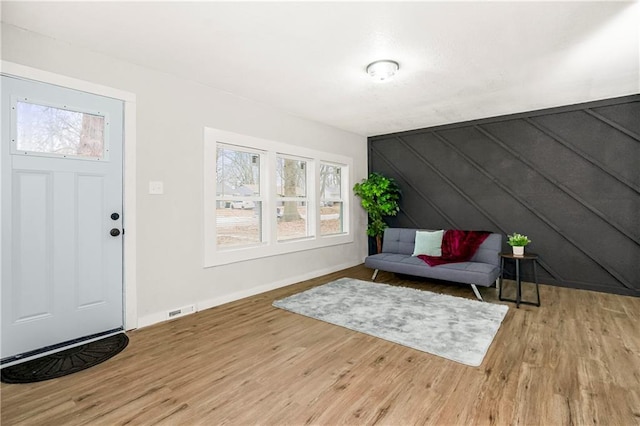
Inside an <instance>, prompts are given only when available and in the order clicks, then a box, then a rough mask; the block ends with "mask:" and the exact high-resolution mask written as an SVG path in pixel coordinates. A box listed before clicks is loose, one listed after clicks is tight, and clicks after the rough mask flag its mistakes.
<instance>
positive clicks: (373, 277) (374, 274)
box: [371, 269, 378, 281]
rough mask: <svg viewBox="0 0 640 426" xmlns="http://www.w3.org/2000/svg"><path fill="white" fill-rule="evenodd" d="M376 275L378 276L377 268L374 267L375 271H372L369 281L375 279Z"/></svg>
mask: <svg viewBox="0 0 640 426" xmlns="http://www.w3.org/2000/svg"><path fill="white" fill-rule="evenodd" d="M377 276H378V270H377V269H376V270H375V271H373V276H372V277H371V281H375V280H376V277H377Z"/></svg>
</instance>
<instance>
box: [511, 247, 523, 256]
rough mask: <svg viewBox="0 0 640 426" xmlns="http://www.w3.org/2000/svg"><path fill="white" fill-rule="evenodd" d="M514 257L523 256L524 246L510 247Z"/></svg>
mask: <svg viewBox="0 0 640 426" xmlns="http://www.w3.org/2000/svg"><path fill="white" fill-rule="evenodd" d="M511 248H512V249H513V255H514V256H524V246H512V247H511Z"/></svg>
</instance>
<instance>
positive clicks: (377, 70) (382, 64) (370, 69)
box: [367, 59, 400, 81]
mask: <svg viewBox="0 0 640 426" xmlns="http://www.w3.org/2000/svg"><path fill="white" fill-rule="evenodd" d="M399 69H400V65H399V64H398V63H397V62H396V61H391V60H389V59H382V60H380V61H375V62H372V63H370V64H369V65H367V74H369V76H370V77H371V78H373V79H374V80H376V81H387V80H390V79H391V78H392V77H393V76H394V75H395V73H397V72H398V70H399Z"/></svg>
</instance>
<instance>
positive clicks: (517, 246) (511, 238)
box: [507, 232, 531, 256]
mask: <svg viewBox="0 0 640 426" xmlns="http://www.w3.org/2000/svg"><path fill="white" fill-rule="evenodd" d="M507 238H508V240H507V242H508V243H509V245H510V246H511V248H512V249H513V255H514V256H524V246H526V245H527V244H529V243H530V242H531V240H530V239H529V237H527V236H526V235H522V234H518V233H516V232H514V233H513V234H511V235H507Z"/></svg>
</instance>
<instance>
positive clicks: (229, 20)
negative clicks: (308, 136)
mask: <svg viewBox="0 0 640 426" xmlns="http://www.w3.org/2000/svg"><path fill="white" fill-rule="evenodd" d="M639 9H640V7H638V3H636V2H626V3H625V2H608V1H604V2H576V1H573V2H549V1H547V2H477V1H476V2H408V3H399V2H373V3H369V2H349V3H347V2H282V3H267V2H257V3H249V2H136V3H133V2H68V3H65V2H5V1H3V2H2V21H3V22H6V23H9V24H12V25H15V26H18V27H21V28H24V29H27V30H30V31H34V32H37V33H40V34H44V35H47V36H50V37H54V38H56V39H60V40H63V41H66V42H69V43H71V44H74V45H77V46H81V47H86V48H88V49H91V50H93V51H96V52H100V53H104V54H107V55H110V56H112V57H117V58H120V59H123V60H126V61H129V62H132V63H135V64H138V65H142V66H145V67H148V68H153V69H156V70H161V71H165V72H168V73H171V74H174V75H177V76H180V77H183V78H187V79H191V80H196V81H198V82H201V83H203V84H206V85H208V86H212V87H215V88H217V89H220V90H223V91H226V92H231V93H234V94H236V95H239V96H241V97H244V98H248V99H252V100H255V101H257V102H260V103H264V104H268V105H271V106H274V107H277V108H279V109H281V110H284V111H287V112H289V113H292V114H295V115H297V116H301V117H305V118H308V119H311V120H314V121H318V122H322V123H326V124H328V125H331V126H335V127H338V128H341V129H345V130H348V131H351V132H355V133H358V134H361V135H366V136H371V135H376V134H384V133H390V132H396V131H401V130H410V129H416V128H422V127H428V126H433V125H438V124H445V123H452V122H458V121H464V120H471V119H477V118H482V117H490V116H495V115H500V114H507V113H512V112H519V111H527V110H532V109H539V108H544V107H550V106H557V105H564V104H571V103H577V102H584V101H588V100H595V99H602V98H607V97H612V96H619V95H624V94H630V93H637V92H640V79H639V75H640V74H639V73H640V71H639V62H640V60H639V35H638V27H639V25H638V23H639V22H640V11H639ZM382 58H391V59H394V60H396V61H397V62H399V63H400V72H399V74H398V75H397V76H396V78H395V79H394V80H393V81H391V82H388V83H374V82H373V81H370V79H369V78H368V77H367V75H366V74H365V71H364V70H365V67H366V65H367V64H368V63H370V62H372V61H374V60H377V59H382Z"/></svg>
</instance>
